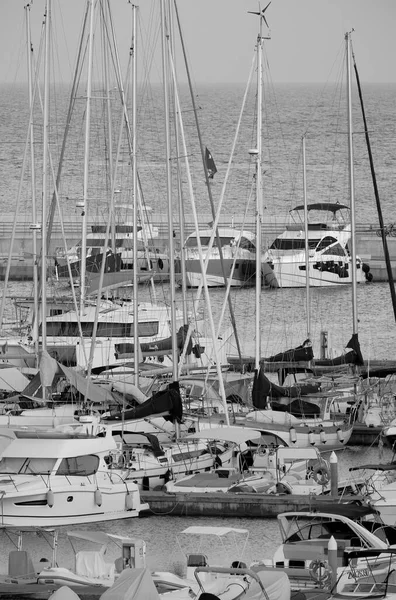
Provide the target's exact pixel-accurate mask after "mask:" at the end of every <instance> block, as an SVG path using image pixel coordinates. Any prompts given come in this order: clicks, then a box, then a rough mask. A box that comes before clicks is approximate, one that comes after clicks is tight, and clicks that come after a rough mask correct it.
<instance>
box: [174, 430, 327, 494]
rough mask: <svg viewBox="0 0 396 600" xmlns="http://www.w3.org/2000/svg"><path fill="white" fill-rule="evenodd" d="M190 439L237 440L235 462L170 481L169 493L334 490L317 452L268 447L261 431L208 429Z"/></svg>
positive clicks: (293, 492) (325, 464) (268, 492)
mask: <svg viewBox="0 0 396 600" xmlns="http://www.w3.org/2000/svg"><path fill="white" fill-rule="evenodd" d="M187 437H191V438H194V437H196V438H197V439H206V438H208V439H211V440H217V439H219V440H234V444H235V445H237V447H236V448H235V451H234V459H233V461H232V462H231V463H230V464H229V465H221V466H219V465H218V466H217V468H216V470H215V471H212V472H210V473H198V474H197V473H194V474H192V475H187V476H186V477H183V478H178V479H176V480H175V481H169V482H168V483H167V484H166V489H167V491H168V492H172V493H175V492H183V493H186V492H198V493H210V492H212V493H214V492H258V493H265V494H277V493H282V494H285V493H286V494H307V495H317V494H321V493H323V492H325V491H326V490H329V489H330V466H329V463H328V462H327V461H326V460H324V459H323V458H322V457H321V456H320V453H319V451H318V450H317V448H304V449H297V448H285V447H282V446H280V447H274V446H267V445H266V444H261V432H260V431H258V430H257V431H255V430H253V429H250V428H242V427H229V428H227V427H224V428H223V427H218V428H214V429H212V428H208V429H204V430H202V431H199V432H197V433H195V434H189V436H187Z"/></svg>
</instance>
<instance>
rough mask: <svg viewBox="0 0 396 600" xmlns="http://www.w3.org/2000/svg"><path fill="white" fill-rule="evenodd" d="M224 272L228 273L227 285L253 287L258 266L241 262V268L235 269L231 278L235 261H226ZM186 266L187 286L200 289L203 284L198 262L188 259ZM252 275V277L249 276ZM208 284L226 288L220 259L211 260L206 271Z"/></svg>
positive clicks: (245, 261)
mask: <svg viewBox="0 0 396 600" xmlns="http://www.w3.org/2000/svg"><path fill="white" fill-rule="evenodd" d="M223 263H224V270H225V273H226V284H227V285H229V284H230V285H231V287H251V286H253V285H254V284H255V276H254V273H255V270H256V264H255V262H254V261H252V260H246V259H245V260H244V259H242V260H239V261H238V263H239V266H238V267H236V268H235V269H234V272H233V276H232V277H229V276H228V274H230V273H231V269H232V263H233V259H225V260H224V261H223ZM185 265H186V276H187V285H188V286H189V287H198V286H199V285H201V283H202V275H201V267H200V263H199V261H198V260H191V259H187V260H186V261H185ZM247 273H250V275H247ZM206 283H207V285H208V287H222V286H224V276H223V272H222V269H221V263H220V259H214V260H209V263H208V268H207V271H206Z"/></svg>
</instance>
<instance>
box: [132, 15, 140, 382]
mask: <svg viewBox="0 0 396 600" xmlns="http://www.w3.org/2000/svg"><path fill="white" fill-rule="evenodd" d="M136 10H137V6H136V5H135V4H133V5H132V45H131V52H132V202H133V311H134V317H133V347H134V353H133V364H134V381H135V385H136V386H137V387H139V355H140V352H139V306H138V235H137V234H138V228H137V222H138V210H137V206H138V181H137V155H136V150H137V148H136V143H137V140H136V138H137V134H136V110H137V106H136V98H137V94H136V86H137V71H136V69H137V61H136Z"/></svg>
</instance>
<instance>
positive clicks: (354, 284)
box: [345, 32, 358, 334]
mask: <svg viewBox="0 0 396 600" xmlns="http://www.w3.org/2000/svg"><path fill="white" fill-rule="evenodd" d="M345 45H346V69H347V100H348V108H347V110H348V162H349V201H350V209H351V261H352V265H351V266H352V332H353V333H354V334H355V333H357V332H358V316H357V282H356V221H355V181H354V168H353V124H352V83H351V33H350V32H348V33H346V34H345Z"/></svg>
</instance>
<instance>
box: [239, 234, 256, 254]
mask: <svg viewBox="0 0 396 600" xmlns="http://www.w3.org/2000/svg"><path fill="white" fill-rule="evenodd" d="M239 247H240V248H243V249H244V250H250V252H256V246H255V245H254V244H253V242H251V241H250V240H248V239H247V238H245V237H241V241H240V242H239Z"/></svg>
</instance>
